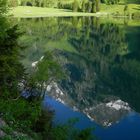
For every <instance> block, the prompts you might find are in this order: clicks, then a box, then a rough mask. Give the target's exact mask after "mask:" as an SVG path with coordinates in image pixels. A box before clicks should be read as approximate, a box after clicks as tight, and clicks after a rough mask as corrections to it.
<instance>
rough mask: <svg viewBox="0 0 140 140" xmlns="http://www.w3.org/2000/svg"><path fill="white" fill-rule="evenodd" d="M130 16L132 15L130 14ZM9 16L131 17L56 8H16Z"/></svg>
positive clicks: (104, 12) (103, 12) (10, 11)
mask: <svg viewBox="0 0 140 140" xmlns="http://www.w3.org/2000/svg"><path fill="white" fill-rule="evenodd" d="M131 14H132V13H131ZM9 15H12V16H13V17H15V18H37V17H76V16H77V17H82V16H94V17H115V18H131V16H130V17H129V16H124V14H123V13H120V15H116V14H115V11H114V13H111V12H108V11H100V12H97V13H84V12H73V11H71V10H67V9H57V8H42V7H31V6H18V7H14V8H11V9H10V10H9Z"/></svg>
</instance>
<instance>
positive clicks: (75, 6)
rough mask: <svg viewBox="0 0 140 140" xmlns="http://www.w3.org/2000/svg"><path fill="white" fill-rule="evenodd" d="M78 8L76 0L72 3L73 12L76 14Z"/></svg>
mask: <svg viewBox="0 0 140 140" xmlns="http://www.w3.org/2000/svg"><path fill="white" fill-rule="evenodd" d="M78 8H79V4H78V1H77V0H74V2H73V11H74V12H77V11H78Z"/></svg>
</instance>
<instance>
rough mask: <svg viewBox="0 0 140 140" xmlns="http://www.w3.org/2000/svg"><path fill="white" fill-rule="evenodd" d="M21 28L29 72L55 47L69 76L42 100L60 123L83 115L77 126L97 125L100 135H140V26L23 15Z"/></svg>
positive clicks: (104, 139)
mask: <svg viewBox="0 0 140 140" xmlns="http://www.w3.org/2000/svg"><path fill="white" fill-rule="evenodd" d="M105 21H106V22H105ZM20 27H21V29H22V30H23V31H25V32H26V33H25V35H24V36H23V37H21V38H20V40H19V43H21V44H22V45H24V46H27V48H26V49H25V50H24V51H23V52H22V54H23V55H24V56H25V57H24V58H23V60H22V62H23V64H24V65H25V67H26V68H27V69H28V71H29V72H32V69H33V64H34V63H35V62H36V61H39V60H41V58H42V56H44V55H45V52H47V51H52V52H53V54H54V57H55V59H56V60H57V61H58V63H59V64H60V66H61V67H62V68H63V71H64V73H65V75H66V78H65V79H63V80H59V81H58V82H54V81H53V82H51V83H50V84H49V85H48V87H47V92H46V93H47V95H46V97H45V99H44V102H43V107H47V106H50V107H51V108H53V109H55V114H56V116H55V119H54V121H55V122H56V123H64V122H66V121H67V120H68V119H69V118H79V122H78V123H77V124H76V127H78V128H81V129H82V128H86V127H95V128H96V129H95V131H94V133H95V134H96V136H97V137H98V138H99V139H101V140H118V139H119V140H124V139H126V140H132V139H133V140H138V139H140V133H139V130H140V114H139V113H140V85H139V84H140V26H129V25H127V22H124V24H115V23H113V22H111V21H107V20H103V19H99V18H93V17H92V18H91V17H81V18H78V17H73V18H37V19H21V20H20Z"/></svg>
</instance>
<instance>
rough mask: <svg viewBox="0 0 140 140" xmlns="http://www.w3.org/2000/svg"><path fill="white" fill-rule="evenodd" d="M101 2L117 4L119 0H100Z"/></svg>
mask: <svg viewBox="0 0 140 140" xmlns="http://www.w3.org/2000/svg"><path fill="white" fill-rule="evenodd" d="M101 2H102V3H106V4H118V3H119V2H120V0H101Z"/></svg>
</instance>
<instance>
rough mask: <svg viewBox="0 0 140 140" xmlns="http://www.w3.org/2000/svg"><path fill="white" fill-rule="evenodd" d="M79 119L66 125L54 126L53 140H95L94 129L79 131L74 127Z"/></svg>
mask: <svg viewBox="0 0 140 140" xmlns="http://www.w3.org/2000/svg"><path fill="white" fill-rule="evenodd" d="M76 122H77V119H72V120H69V121H68V122H67V123H65V124H61V125H57V126H54V127H53V129H52V135H51V138H52V139H53V140H93V139H95V138H94V137H93V135H92V131H93V128H87V129H83V130H79V129H77V128H75V127H74V125H75V123H76Z"/></svg>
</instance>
